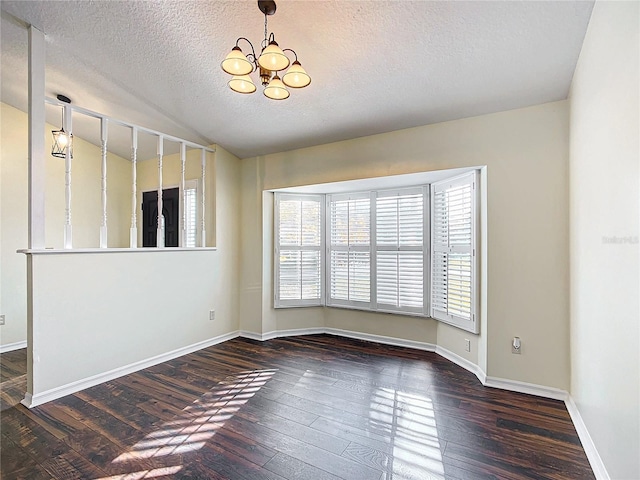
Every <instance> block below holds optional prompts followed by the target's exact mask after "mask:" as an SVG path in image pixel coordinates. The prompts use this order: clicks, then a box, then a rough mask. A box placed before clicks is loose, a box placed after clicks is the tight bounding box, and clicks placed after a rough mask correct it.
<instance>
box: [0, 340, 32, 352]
mask: <svg viewBox="0 0 640 480" xmlns="http://www.w3.org/2000/svg"><path fill="white" fill-rule="evenodd" d="M21 348H27V341H26V340H24V341H22V342H15V343H7V344H6V345H0V353H7V352H13V351H14V350H20V349H21Z"/></svg>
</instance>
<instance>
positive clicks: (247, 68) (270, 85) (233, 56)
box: [221, 0, 311, 100]
mask: <svg viewBox="0 0 640 480" xmlns="http://www.w3.org/2000/svg"><path fill="white" fill-rule="evenodd" d="M258 8H259V9H260V11H261V12H262V13H264V40H263V41H262V45H261V46H262V50H261V51H260V55H259V56H258V55H256V52H255V50H254V48H253V44H252V43H251V42H250V41H249V40H248V39H246V38H245V37H240V38H238V39H237V40H236V46H235V47H233V49H232V50H231V52H230V53H229V55H227V57H226V58H225V59H224V60H223V62H222V65H221V66H222V70H224V71H225V72H226V73H228V74H229V75H233V77H232V78H231V80H229V83H228V85H229V88H231V90H233V91H234V92H238V93H253V92H255V91H256V85H255V83H253V80H252V79H251V77H250V76H249V75H250V74H251V73H253V72H256V71H258V72H259V74H260V82H261V83H262V86H263V87H264V95H265V96H266V97H268V98H271V99H273V100H284V99H286V98H289V90H288V89H287V87H290V88H303V87H306V86H307V85H309V84H310V83H311V77H309V75H307V72H305V70H304V68H302V65H300V62H299V61H298V55H297V54H296V52H294V51H293V50H291V49H290V48H285V49H281V48H280V47H279V46H278V44H277V43H276V40H275V36H274V34H273V33H271V34H267V32H268V29H267V16H269V15H273V14H274V13H276V2H274V1H272V0H259V1H258ZM240 40H244V41H245V42H247V43H248V44H249V46H250V47H251V53H247V54H246V55H245V54H244V53H243V52H242V50H241V49H240V46H239V43H240ZM284 52H291V53H292V54H293V55H294V57H295V60H294V61H293V63H291V61H290V60H289V57H287V56H286V55H285V53H284ZM287 68H288V70H287V71H286V73H285V74H284V75H283V76H282V79H280V77H279V75H278V72H281V71H283V70H285V69H287Z"/></svg>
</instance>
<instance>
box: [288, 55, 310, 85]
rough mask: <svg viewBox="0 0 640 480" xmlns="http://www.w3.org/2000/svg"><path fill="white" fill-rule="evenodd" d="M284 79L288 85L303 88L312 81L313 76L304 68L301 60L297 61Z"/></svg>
mask: <svg viewBox="0 0 640 480" xmlns="http://www.w3.org/2000/svg"><path fill="white" fill-rule="evenodd" d="M282 81H283V82H284V84H285V85H286V86H287V87H291V88H303V87H306V86H307V85H309V84H310V83H311V77H310V76H309V75H308V74H307V72H306V71H305V70H304V68H302V65H300V62H299V61H297V60H296V61H295V62H293V63H292V64H291V67H289V70H287V73H285V74H284V76H283V77H282Z"/></svg>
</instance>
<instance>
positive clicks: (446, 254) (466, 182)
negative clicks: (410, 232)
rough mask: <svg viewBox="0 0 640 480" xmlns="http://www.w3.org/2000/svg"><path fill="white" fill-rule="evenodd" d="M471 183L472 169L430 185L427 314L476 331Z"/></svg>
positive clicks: (472, 180)
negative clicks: (429, 255) (429, 275)
mask: <svg viewBox="0 0 640 480" xmlns="http://www.w3.org/2000/svg"><path fill="white" fill-rule="evenodd" d="M475 185H476V173H475V172H473V173H469V174H465V175H461V176H459V177H456V178H453V179H450V180H445V181H442V182H436V183H433V184H432V185H431V244H432V245H431V252H432V254H431V255H432V256H431V316H432V317H433V318H435V319H438V320H442V321H444V322H447V323H451V324H453V325H456V326H458V327H460V328H464V329H465V330H469V331H471V332H474V333H477V332H478V324H477V322H476V315H475V313H476V312H475V310H476V308H475V304H476V295H477V293H476V280H475V278H476V272H475V258H476V257H475V250H476V249H475V241H476V231H475V227H476V190H475Z"/></svg>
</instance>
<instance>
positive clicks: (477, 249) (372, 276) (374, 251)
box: [273, 167, 486, 334]
mask: <svg viewBox="0 0 640 480" xmlns="http://www.w3.org/2000/svg"><path fill="white" fill-rule="evenodd" d="M460 170H463V169H458V172H454V170H452V171H451V174H450V176H449V177H445V178H444V179H442V178H443V177H444V175H443V173H445V172H447V173H448V171H442V172H437V176H436V175H434V176H436V178H438V177H439V178H440V179H439V180H435V179H434V180H431V179H427V178H425V179H424V180H422V181H420V180H419V181H418V182H416V183H413V184H409V182H407V184H403V185H400V186H398V187H393V188H379V185H380V179H376V182H375V183H376V185H375V186H373V185H372V186H373V188H367V187H368V185H366V183H365V182H366V181H365V180H363V181H359V182H362V183H365V186H364V188H357V186H356V185H352V187H353V190H348V189H347V188H346V187H345V186H346V185H347V184H348V182H338V183H336V184H327V185H314V186H307V187H301V189H302V190H303V191H301V192H296V191H294V190H293V189H291V188H290V189H287V190H286V191H273V193H274V194H275V201H274V204H277V205H278V206H277V207H274V252H275V257H274V261H273V272H274V288H273V290H274V308H289V307H306V306H326V307H332V308H344V309H353V310H361V311H367V312H381V313H389V314H396V315H403V316H416V317H420V318H433V319H434V320H436V321H439V322H443V323H447V324H450V325H452V326H455V327H457V328H460V329H462V330H465V331H468V332H471V333H474V334H478V333H480V313H481V312H480V298H481V297H482V296H483V291H484V290H481V289H484V288H486V287H484V286H482V285H480V281H479V280H480V277H481V276H482V275H483V273H482V272H481V271H480V267H481V265H480V259H479V258H478V256H479V255H486V253H482V252H484V250H483V247H482V245H481V244H480V242H481V239H482V238H484V235H486V233H483V232H482V231H480V229H481V223H482V222H483V220H481V217H482V211H483V209H484V208H486V206H485V205H484V203H483V202H486V196H485V195H486V194H485V193H484V192H483V191H481V190H483V188H481V185H480V183H479V182H480V181H481V179H482V178H484V177H483V175H484V174H483V173H482V172H483V171H484V170H483V167H469V168H468V169H465V170H466V171H465V173H462V174H461V173H459V172H460ZM463 171H464V170H463ZM428 173H432V174H436V172H424V174H428ZM416 175H421V174H416ZM390 178H393V177H390ZM464 178H472V182H471V183H472V205H471V208H472V215H471V216H472V240H471V253H472V255H471V261H472V268H471V295H472V300H471V312H472V313H471V319H470V320H468V321H457V320H458V319H455V318H443V317H442V316H437V315H434V312H433V299H432V296H433V292H432V289H433V284H432V280H433V271H432V269H433V254H434V244H433V233H434V232H433V231H434V228H433V221H434V216H433V215H434V212H433V209H434V202H433V195H434V187H436V186H437V185H440V184H447V183H449V184H450V183H452V182H458V181H461V179H464ZM343 183H344V185H343ZM329 185H330V186H329ZM350 186H351V185H350ZM327 187H329V188H327ZM336 187H337V188H336ZM376 187H378V188H376ZM336 190H337V191H338V192H340V193H333V192H335V191H336ZM418 190H421V192H422V198H423V205H422V207H423V219H422V220H423V222H422V223H423V239H422V240H423V244H422V252H423V292H422V308H417V307H413V308H412V307H408V308H403V307H401V306H393V305H390V304H380V303H379V302H378V298H377V297H378V292H377V283H378V279H377V267H378V265H377V261H378V253H379V252H381V251H397V252H401V251H409V250H414V251H419V250H416V249H415V248H413V249H411V248H403V247H402V246H401V245H400V244H399V245H398V248H379V246H378V244H377V230H378V225H377V207H378V205H377V200H378V198H379V197H380V198H382V197H385V196H390V195H394V194H400V195H401V194H403V193H404V194H406V193H408V192H410V191H414V192H415V191H418ZM306 192H309V193H306ZM283 196H286V197H288V198H295V199H300V200H302V199H310V198H312V199H316V200H318V199H319V200H320V206H321V213H320V215H321V229H322V230H323V231H322V232H321V253H320V255H321V257H320V259H321V260H320V261H321V279H322V280H321V298H320V299H319V300H317V301H316V299H314V301H308V300H288V301H282V300H278V295H279V288H280V285H279V274H280V272H279V251H280V249H279V247H280V246H279V245H278V242H279V198H283ZM358 198H368V199H369V244H368V246H366V245H362V246H360V245H357V246H355V245H352V246H348V245H347V246H341V247H339V248H335V247H336V246H334V248H333V251H347V252H348V251H352V252H355V251H362V252H368V254H369V293H370V295H369V301H368V302H362V301H353V300H344V299H335V298H331V293H330V292H331V285H330V282H331V252H332V245H331V201H332V200H336V199H338V200H340V199H358ZM398 242H399V243H400V240H399V239H398ZM287 248H288V247H287ZM398 285H399V284H398ZM398 288H399V286H398Z"/></svg>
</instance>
